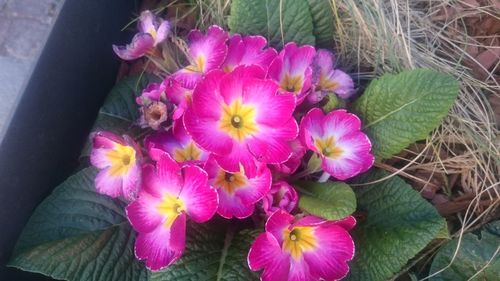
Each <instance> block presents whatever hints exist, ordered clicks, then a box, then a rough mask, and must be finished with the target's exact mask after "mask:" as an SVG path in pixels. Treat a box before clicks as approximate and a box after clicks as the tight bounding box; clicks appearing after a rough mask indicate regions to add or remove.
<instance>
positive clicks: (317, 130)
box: [300, 108, 325, 152]
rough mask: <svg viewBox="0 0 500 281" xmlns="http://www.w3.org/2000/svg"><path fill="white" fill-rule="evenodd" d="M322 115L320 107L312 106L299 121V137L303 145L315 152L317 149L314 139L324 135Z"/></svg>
mask: <svg viewBox="0 0 500 281" xmlns="http://www.w3.org/2000/svg"><path fill="white" fill-rule="evenodd" d="M324 116H325V115H324V114H323V111H321V109H319V108H313V109H311V110H309V112H307V114H306V115H305V116H304V117H303V118H302V121H300V139H301V141H302V143H303V144H304V146H306V147H307V148H309V149H311V150H312V151H315V152H318V151H317V148H316V146H315V145H314V140H315V139H317V138H321V137H323V135H324V132H323V126H322V125H323V118H324Z"/></svg>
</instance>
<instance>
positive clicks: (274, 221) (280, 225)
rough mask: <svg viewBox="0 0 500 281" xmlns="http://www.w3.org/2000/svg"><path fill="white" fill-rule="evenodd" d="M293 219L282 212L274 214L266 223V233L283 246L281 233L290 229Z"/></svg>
mask: <svg viewBox="0 0 500 281" xmlns="http://www.w3.org/2000/svg"><path fill="white" fill-rule="evenodd" d="M293 220H294V217H293V216H292V215H290V214H289V213H288V212H286V211H284V210H278V211H276V212H274V213H273V214H272V215H271V216H270V217H269V218H268V219H267V222H266V232H269V233H271V234H272V235H273V236H274V238H275V239H276V241H278V243H279V244H280V245H281V244H283V231H284V230H285V229H287V228H289V227H290V225H291V224H292V223H293Z"/></svg>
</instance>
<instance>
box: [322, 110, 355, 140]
mask: <svg viewBox="0 0 500 281" xmlns="http://www.w3.org/2000/svg"><path fill="white" fill-rule="evenodd" d="M322 125H323V128H324V130H325V131H324V134H325V135H328V136H334V137H335V139H336V140H339V139H340V138H342V137H343V136H344V135H347V134H350V133H351V132H354V131H359V130H361V120H360V119H359V117H358V116H356V115H354V114H352V113H349V112H347V111H346V110H345V109H337V110H334V111H332V112H329V113H328V114H327V115H326V117H325V118H324V119H323V124H322Z"/></svg>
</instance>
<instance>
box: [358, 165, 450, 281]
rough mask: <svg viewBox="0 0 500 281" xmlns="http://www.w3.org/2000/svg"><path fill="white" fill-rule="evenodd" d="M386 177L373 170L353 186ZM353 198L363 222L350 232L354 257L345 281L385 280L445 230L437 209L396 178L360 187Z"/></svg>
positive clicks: (382, 173)
mask: <svg viewBox="0 0 500 281" xmlns="http://www.w3.org/2000/svg"><path fill="white" fill-rule="evenodd" d="M386 175H387V173H385V172H381V171H376V170H375V171H373V172H370V173H368V174H366V175H363V176H361V177H358V179H357V181H356V182H357V183H362V182H369V181H373V180H376V179H380V178H382V177H384V176H386ZM356 195H357V198H358V210H359V211H360V212H361V213H365V214H366V218H365V219H361V220H359V221H358V225H357V226H356V228H355V229H354V232H353V236H354V242H355V244H356V255H355V257H354V260H353V262H352V263H351V272H350V274H349V276H348V280H363V281H364V280H370V281H379V280H380V281H382V280H387V279H388V278H390V277H391V276H393V275H394V274H395V273H396V272H398V271H399V270H400V269H401V268H402V267H403V266H404V265H405V264H406V263H407V262H408V260H409V259H411V258H413V257H414V256H415V255H416V254H417V253H418V252H420V251H421V250H422V249H423V248H424V247H425V246H426V245H427V244H428V243H429V242H430V241H431V240H432V239H433V238H434V237H435V236H436V235H437V233H438V232H439V231H440V230H441V229H442V228H443V227H444V224H445V221H444V219H443V218H441V217H440V216H439V214H438V213H437V211H436V209H435V208H434V207H433V206H432V205H431V204H429V203H428V202H427V201H425V200H424V199H422V197H421V196H420V194H419V193H418V192H416V191H415V190H413V189H412V188H411V186H409V185H408V184H406V183H405V182H404V181H403V180H402V179H400V178H399V177H397V176H395V177H392V178H390V179H388V180H385V181H383V182H381V183H377V184H373V185H370V186H368V187H360V188H359V191H357V192H356Z"/></svg>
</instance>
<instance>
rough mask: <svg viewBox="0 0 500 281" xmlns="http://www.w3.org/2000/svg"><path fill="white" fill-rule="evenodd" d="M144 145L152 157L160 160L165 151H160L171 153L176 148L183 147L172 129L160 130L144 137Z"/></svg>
mask: <svg viewBox="0 0 500 281" xmlns="http://www.w3.org/2000/svg"><path fill="white" fill-rule="evenodd" d="M144 147H145V148H146V150H147V151H148V153H149V156H150V157H151V159H153V160H155V161H158V160H160V156H161V155H162V154H163V153H158V152H159V151H158V150H160V151H163V152H167V153H169V154H170V155H172V154H171V153H172V152H173V151H174V150H175V149H179V148H181V147H182V146H181V144H180V143H179V142H177V140H176V139H175V138H174V136H173V135H172V132H171V131H167V132H165V131H159V132H155V133H153V134H151V135H148V136H146V137H145V138H144Z"/></svg>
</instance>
